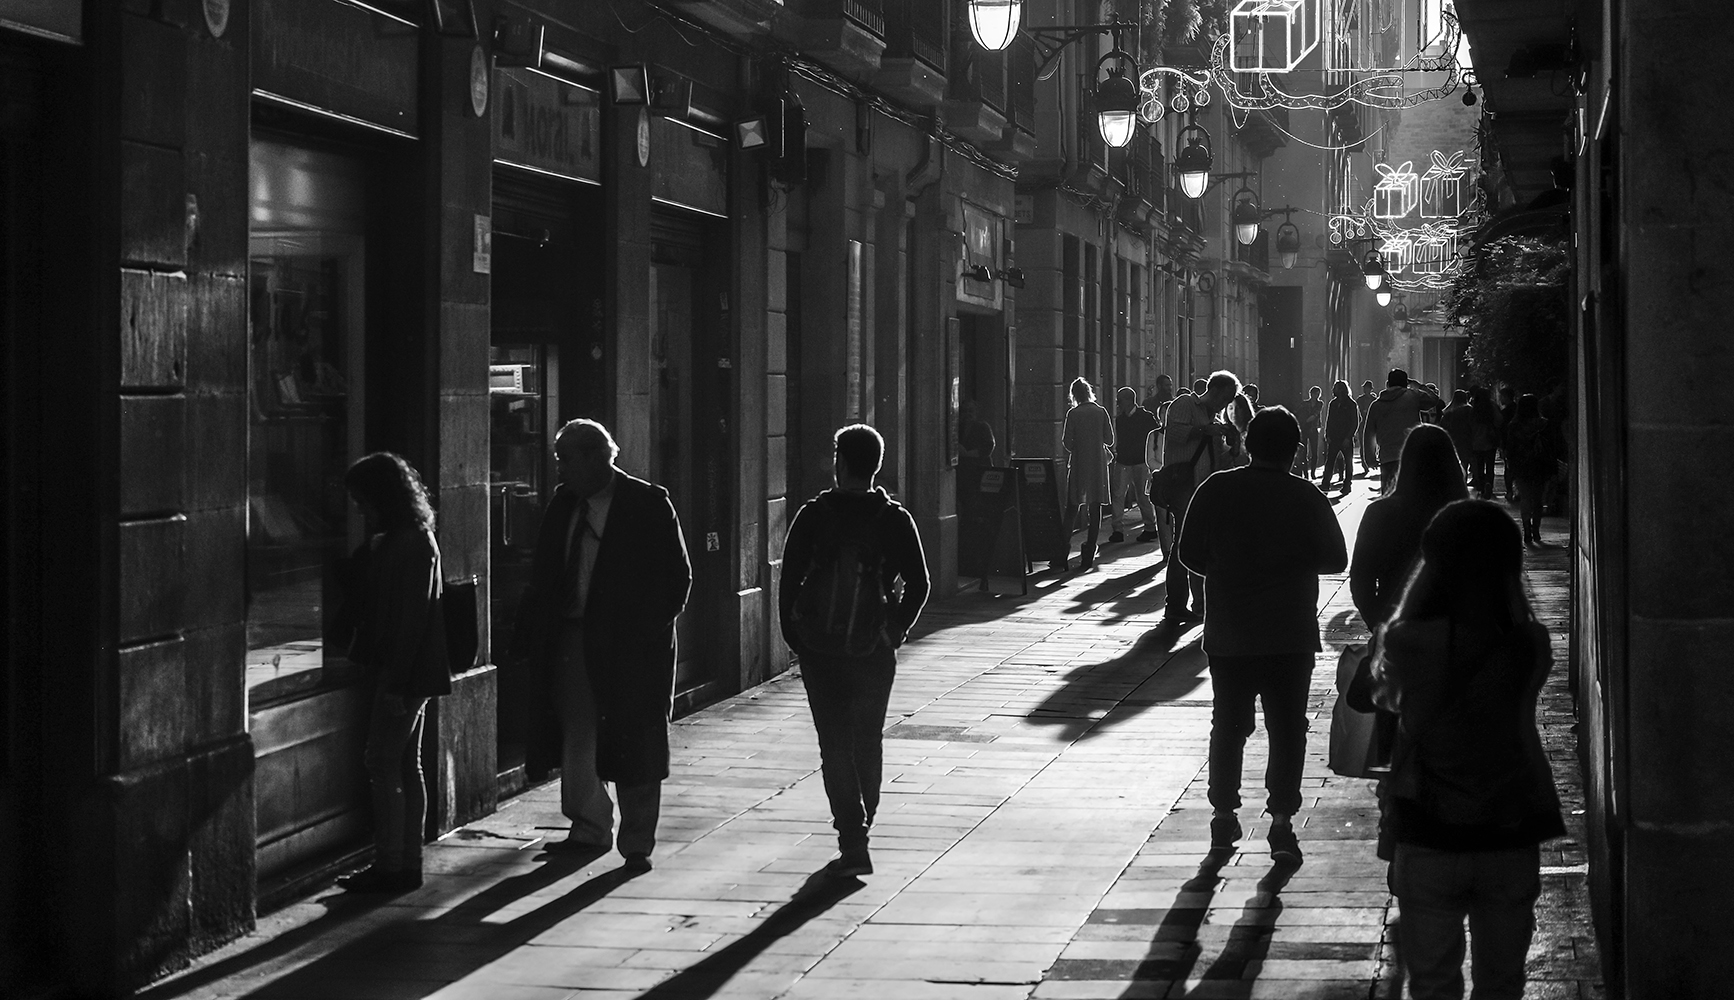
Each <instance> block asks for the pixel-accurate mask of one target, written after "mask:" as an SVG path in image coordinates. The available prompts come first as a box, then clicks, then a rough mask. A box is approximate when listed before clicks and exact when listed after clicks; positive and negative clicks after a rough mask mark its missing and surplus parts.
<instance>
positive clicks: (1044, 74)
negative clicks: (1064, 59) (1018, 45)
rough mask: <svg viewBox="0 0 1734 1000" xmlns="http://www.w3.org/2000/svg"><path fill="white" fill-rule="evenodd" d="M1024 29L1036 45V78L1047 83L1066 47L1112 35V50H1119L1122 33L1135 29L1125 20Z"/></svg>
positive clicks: (1134, 26) (1135, 27)
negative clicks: (1097, 36) (1096, 36)
mask: <svg viewBox="0 0 1734 1000" xmlns="http://www.w3.org/2000/svg"><path fill="white" fill-rule="evenodd" d="M1023 30H1024V34H1026V35H1029V36H1030V38H1031V39H1032V40H1033V41H1034V42H1035V43H1036V79H1037V80H1046V79H1048V78H1049V77H1052V76H1053V75H1054V70H1056V69H1058V68H1059V65H1060V53H1061V52H1063V51H1065V49H1066V46H1068V45H1070V44H1072V43H1073V42H1075V41H1078V40H1079V39H1082V38H1090V37H1093V36H1095V35H1113V36H1114V38H1115V40H1116V41H1115V45H1114V47H1115V48H1119V47H1120V45H1119V42H1118V39H1119V38H1120V35H1121V33H1123V32H1127V33H1129V32H1135V31H1137V30H1138V26H1137V25H1135V24H1128V23H1126V22H1125V21H1111V22H1109V23H1107V24H1050V25H1044V26H1042V27H1040V28H1031V27H1026V28H1024V29H1023ZM1134 75H1136V74H1134Z"/></svg>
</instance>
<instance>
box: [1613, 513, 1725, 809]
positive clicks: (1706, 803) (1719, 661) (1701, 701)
mask: <svg viewBox="0 0 1734 1000" xmlns="http://www.w3.org/2000/svg"><path fill="white" fill-rule="evenodd" d="M1632 551H1633V553H1634V557H1633V568H1634V569H1635V568H1636V565H1637V563H1638V562H1639V561H1641V559H1642V556H1641V555H1639V554H1640V553H1643V552H1645V551H1647V550H1645V549H1642V548H1638V547H1636V546H1634V548H1633V550H1632ZM1670 561H1671V562H1676V563H1678V562H1681V561H1682V560H1678V559H1675V560H1670ZM1638 590H1639V588H1638V587H1634V588H1633V590H1632V592H1631V593H1632V595H1633V599H1634V600H1636V594H1637V593H1638ZM1627 641H1628V643H1629V646H1628V656H1629V662H1630V668H1629V670H1628V677H1627V695H1626V697H1627V699H1628V705H1629V708H1630V722H1629V726H1630V731H1629V733H1628V735H1627V740H1628V742H1629V748H1630V749H1629V751H1628V753H1627V756H1628V759H1629V764H1628V766H1629V767H1630V769H1631V782H1630V788H1631V790H1630V793H1629V794H1630V805H1629V809H1630V811H1631V814H1632V816H1633V817H1634V818H1636V819H1637V820H1638V821H1639V822H1643V823H1649V824H1658V825H1676V826H1680V827H1683V828H1704V827H1709V826H1726V825H1734V802H1731V801H1730V800H1729V799H1728V797H1727V796H1725V795H1721V794H1719V793H1717V791H1716V790H1717V789H1719V788H1725V787H1727V786H1728V785H1730V784H1734V747H1730V746H1729V745H1728V743H1727V741H1726V740H1723V739H1721V738H1719V736H1718V734H1720V733H1721V732H1723V731H1724V730H1725V729H1726V728H1727V726H1728V725H1729V722H1730V720H1734V675H1730V674H1729V673H1728V671H1727V670H1726V669H1724V667H1723V663H1724V662H1725V661H1726V659H1727V650H1728V649H1729V648H1730V647H1729V643H1730V642H1734V623H1730V622H1729V620H1728V619H1726V618H1720V619H1717V620H1714V621H1704V622H1696V621H1681V620H1656V619H1652V618H1644V617H1637V616H1634V617H1633V618H1632V619H1631V622H1630V632H1629V634H1628V640H1627Z"/></svg>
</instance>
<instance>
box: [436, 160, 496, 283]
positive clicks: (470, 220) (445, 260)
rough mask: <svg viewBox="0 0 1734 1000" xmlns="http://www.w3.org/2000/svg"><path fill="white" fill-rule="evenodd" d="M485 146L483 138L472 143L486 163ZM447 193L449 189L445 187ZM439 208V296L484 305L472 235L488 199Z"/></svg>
mask: <svg viewBox="0 0 1734 1000" xmlns="http://www.w3.org/2000/svg"><path fill="white" fill-rule="evenodd" d="M488 148H489V147H488V145H487V141H486V140H485V139H484V140H483V141H481V142H478V143H477V144H476V151H477V152H479V153H481V155H482V156H483V162H487V160H486V158H485V157H486V150H487V149H488ZM449 162H450V158H448V163H449ZM447 193H448V194H450V193H452V192H450V191H449V189H448V191H447ZM440 208H441V211H440V237H439V246H440V297H441V298H442V299H444V300H446V301H449V302H462V303H465V304H469V305H478V306H484V307H485V306H486V305H487V304H488V290H489V278H488V275H485V274H477V273H476V270H475V247H476V235H475V234H476V216H478V215H486V214H488V212H489V211H491V209H490V208H489V207H488V201H487V199H486V198H485V197H484V198H482V199H480V200H479V201H475V202H469V201H459V202H458V203H455V204H454V203H451V202H447V203H445V204H443V205H441V206H440Z"/></svg>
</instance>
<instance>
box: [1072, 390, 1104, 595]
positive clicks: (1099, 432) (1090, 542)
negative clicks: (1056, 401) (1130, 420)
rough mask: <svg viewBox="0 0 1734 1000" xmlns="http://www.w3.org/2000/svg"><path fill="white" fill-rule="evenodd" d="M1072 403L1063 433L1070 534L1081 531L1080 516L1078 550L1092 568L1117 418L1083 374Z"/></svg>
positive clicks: (1081, 559) (1083, 563) (1084, 566)
mask: <svg viewBox="0 0 1734 1000" xmlns="http://www.w3.org/2000/svg"><path fill="white" fill-rule="evenodd" d="M1071 396H1072V406H1071V409H1069V410H1067V411H1066V423H1065V427H1064V429H1063V431H1062V433H1061V435H1060V438H1061V441H1062V443H1063V444H1064V445H1065V448H1066V459H1067V461H1066V493H1067V495H1068V496H1069V497H1070V503H1069V504H1068V505H1067V506H1068V509H1070V510H1071V511H1072V517H1071V522H1070V524H1069V525H1068V529H1067V530H1068V534H1069V533H1070V532H1072V531H1076V530H1078V518H1079V517H1082V518H1083V519H1084V543H1083V545H1082V546H1080V547H1079V549H1078V568H1079V569H1089V568H1090V567H1091V566H1093V565H1095V562H1096V541H1097V539H1098V538H1099V537H1100V536H1101V531H1102V501H1103V500H1104V499H1105V498H1106V496H1107V493H1108V458H1109V457H1110V455H1111V454H1112V452H1113V448H1114V421H1113V419H1112V418H1110V417H1109V416H1108V411H1107V410H1104V409H1103V408H1102V404H1100V403H1098V402H1096V390H1095V389H1094V388H1093V387H1091V385H1090V383H1089V382H1088V381H1086V380H1085V379H1084V378H1082V377H1081V376H1080V377H1078V378H1075V379H1072V388H1071Z"/></svg>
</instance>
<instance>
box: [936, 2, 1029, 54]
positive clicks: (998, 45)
mask: <svg viewBox="0 0 1734 1000" xmlns="http://www.w3.org/2000/svg"><path fill="white" fill-rule="evenodd" d="M930 2H932V0H930ZM1023 16H1024V0H969V31H970V34H972V35H974V36H975V40H976V44H978V45H980V46H981V47H982V48H984V49H987V50H988V51H990V52H1001V51H1004V50H1005V48H1006V47H1007V46H1009V45H1010V44H1011V43H1012V39H1014V38H1016V37H1017V34H1018V26H1019V24H1020V23H1022V21H1023Z"/></svg>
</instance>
